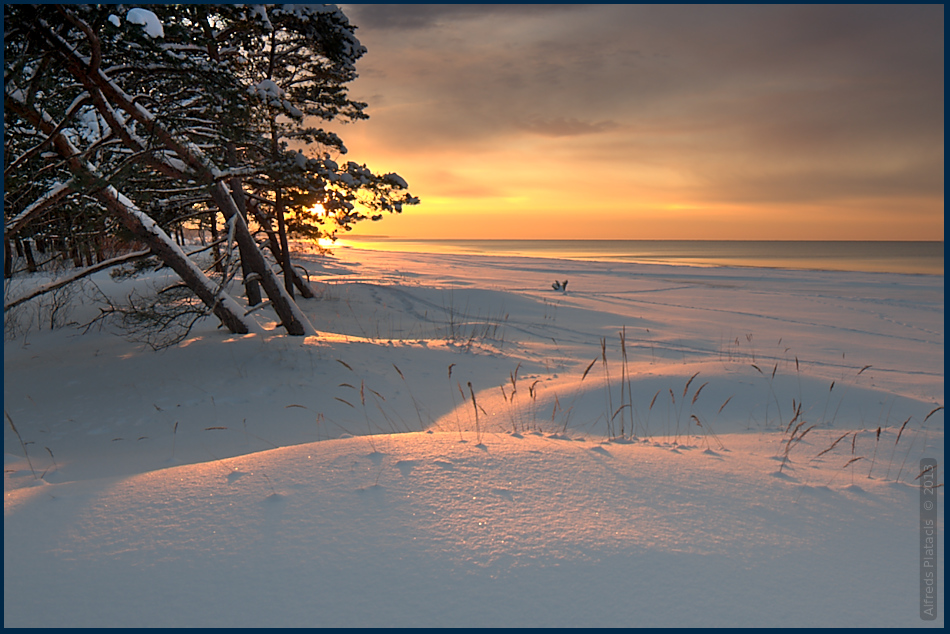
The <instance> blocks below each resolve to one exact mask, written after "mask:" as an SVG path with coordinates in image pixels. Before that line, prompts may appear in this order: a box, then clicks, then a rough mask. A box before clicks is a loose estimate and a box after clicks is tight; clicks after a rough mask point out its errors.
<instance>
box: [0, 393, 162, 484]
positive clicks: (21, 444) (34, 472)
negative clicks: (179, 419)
mask: <svg viewBox="0 0 950 634" xmlns="http://www.w3.org/2000/svg"><path fill="white" fill-rule="evenodd" d="M3 415H4V416H6V417H7V422H8V423H10V429H12V430H13V433H14V434H16V439H17V440H19V441H20V447H21V448H22V449H23V456H24V457H25V458H26V464H28V465H30V472H31V473H32V474H33V478H34V479H35V478H36V470H34V469H33V462H32V461H31V460H30V454H28V453H27V451H26V444H24V442H23V439H22V438H21V437H20V432H18V431H17V429H16V425H14V424H13V419H12V418H10V414H9V413H8V412H7V410H3ZM176 425H177V423H176Z"/></svg>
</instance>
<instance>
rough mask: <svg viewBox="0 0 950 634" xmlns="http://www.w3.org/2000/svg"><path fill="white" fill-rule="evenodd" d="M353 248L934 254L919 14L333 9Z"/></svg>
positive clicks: (938, 17)
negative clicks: (379, 185)
mask: <svg viewBox="0 0 950 634" xmlns="http://www.w3.org/2000/svg"><path fill="white" fill-rule="evenodd" d="M341 8H342V9H343V11H344V12H345V13H346V14H347V16H348V17H349V18H350V21H351V22H352V23H353V24H355V25H356V26H357V27H358V29H357V31H356V34H357V37H358V38H359V39H360V41H361V42H362V43H363V45H364V46H366V48H367V53H366V55H365V56H364V57H363V58H362V59H361V60H360V61H359V63H358V64H357V69H358V71H359V73H360V77H359V79H357V80H356V81H355V82H354V83H353V84H352V85H351V96H352V97H354V98H356V99H358V100H361V101H365V102H367V103H368V104H369V107H368V109H367V113H368V114H369V115H370V119H369V120H367V121H360V122H357V123H353V124H347V125H341V126H336V127H333V129H334V130H335V131H336V132H338V133H339V134H340V136H341V137H342V138H343V140H344V142H345V143H346V146H347V148H348V149H349V154H348V155H347V158H348V159H349V160H355V161H356V162H358V163H365V164H367V165H368V166H369V167H370V168H372V169H373V170H374V171H377V172H397V173H398V174H400V175H401V176H402V177H404V178H405V179H406V180H407V181H408V182H409V184H410V191H411V192H412V194H413V195H415V196H418V197H419V198H421V200H422V203H421V204H420V205H418V206H415V207H409V208H407V210H406V211H404V212H403V213H402V214H401V215H399V216H397V217H387V218H385V219H384V220H382V221H380V222H378V223H370V222H367V223H364V224H363V225H361V226H359V227H358V228H357V229H356V230H355V231H354V233H353V235H359V234H363V235H367V234H374V235H388V236H391V237H403V238H482V239H493V238H494V239H498V238H513V239H575V238H576V239H631V240H637V239H639V240H656V239H663V240H677V239H680V240H696V239H711V240H943V225H944V223H943V217H944V213H943V212H944V207H943V205H944V199H943V174H944V142H943V139H944V62H943V60H944V45H943V36H944V29H943V20H944V13H943V7H942V6H939V5H924V6H907V5H891V6H887V5H883V6H882V5H845V6H774V5H738V6H716V5H700V6H681V5H680V6H665V5H657V6H650V5H548V6H545V5H520V6H518V5H341Z"/></svg>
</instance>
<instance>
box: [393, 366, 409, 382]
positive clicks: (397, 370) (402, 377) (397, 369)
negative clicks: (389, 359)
mask: <svg viewBox="0 0 950 634" xmlns="http://www.w3.org/2000/svg"><path fill="white" fill-rule="evenodd" d="M393 367H394V368H396V372H398V373H399V378H401V379H402V380H403V381H405V380H406V377H404V376H403V375H402V370H400V369H399V366H398V365H396V364H395V363H394V364H393Z"/></svg>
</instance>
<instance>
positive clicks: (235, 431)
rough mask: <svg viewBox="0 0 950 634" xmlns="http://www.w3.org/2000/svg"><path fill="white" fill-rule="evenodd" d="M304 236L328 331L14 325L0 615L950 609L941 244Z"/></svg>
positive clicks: (317, 619)
mask: <svg viewBox="0 0 950 634" xmlns="http://www.w3.org/2000/svg"><path fill="white" fill-rule="evenodd" d="M298 248H300V249H301V253H300V254H299V261H300V263H301V264H302V265H303V266H304V267H305V268H306V269H307V270H308V272H309V274H310V278H311V280H312V282H313V285H314V286H315V288H317V289H318V290H319V291H321V297H320V298H319V299H314V300H298V301H299V302H300V304H301V308H302V309H303V311H304V312H305V313H306V315H307V317H308V318H309V320H310V321H311V323H313V324H315V325H316V326H317V328H318V329H319V331H320V332H319V333H318V335H317V336H313V337H305V338H304V337H288V336H285V335H282V334H280V333H281V329H280V328H279V327H277V326H276V316H275V315H274V313H273V311H272V310H271V309H270V308H263V309H261V310H258V311H256V312H254V313H252V315H253V317H252V318H253V319H256V320H258V323H259V325H260V326H261V329H262V331H263V332H261V333H257V334H251V335H243V336H236V335H230V334H228V333H227V332H226V331H224V330H222V329H218V328H217V327H216V324H215V323H214V322H213V321H212V320H210V319H209V320H206V321H203V322H200V323H199V324H198V325H197V326H196V328H195V329H194V330H193V331H192V333H191V336H190V337H189V338H188V339H187V340H186V341H184V342H183V343H182V344H181V345H179V346H177V347H175V348H170V349H167V350H164V351H162V352H158V353H156V352H152V351H150V350H148V349H147V348H144V347H143V346H142V345H141V344H136V343H134V342H129V341H126V340H124V339H122V338H120V337H118V336H116V335H115V334H112V333H110V332H109V331H108V330H102V331H98V330H95V329H94V330H92V331H90V332H88V333H86V334H83V335H80V334H79V333H78V331H77V330H76V329H74V328H64V329H61V330H53V331H49V330H42V331H40V330H34V331H32V332H30V333H29V334H27V335H26V336H24V337H20V338H18V339H13V340H7V341H6V345H5V347H4V369H5V378H4V407H5V411H6V413H7V414H8V415H9V418H10V420H9V421H8V424H7V426H6V427H5V432H4V433H5V436H4V626H7V627H10V626H64V625H68V626H90V627H102V626H119V627H135V626H159V627H175V626H219V627H234V626H258V627H273V626H304V627H314V626H407V627H408V626H415V627H421V626H584V627H589V626H615V627H630V626H705V627H709V626H893V627H901V626H910V627H913V626H925V627H926V626H931V625H933V626H942V625H943V600H942V593H939V596H940V597H941V598H940V600H939V604H938V615H939V618H938V619H937V620H936V621H922V620H921V619H920V618H919V616H918V612H919V578H918V572H919V570H918V568H919V560H918V553H919V550H918V549H919V531H918V520H919V511H918V508H919V503H920V488H919V486H918V481H915V480H914V478H915V477H916V476H917V475H918V473H919V469H918V463H919V460H920V459H921V458H922V457H933V458H936V459H937V460H938V461H940V462H941V463H942V461H943V420H944V411H943V410H938V411H936V412H933V410H934V409H936V408H938V407H939V406H941V405H942V404H943V389H944V388H943V332H944V328H943V323H944V309H943V305H944V298H943V276H927V275H896V274H895V275H891V274H866V273H845V272H821V271H786V270H765V269H740V268H728V267H718V268H694V267H685V266H663V265H639V264H619V263H597V262H583V263H582V262H568V261H557V260H550V259H538V258H516V257H479V256H471V255H451V254H414V253H387V252H378V251H364V250H359V249H354V248H338V249H336V250H335V251H334V253H333V255H332V256H331V257H326V258H325V257H319V256H317V255H315V254H308V253H306V252H304V251H303V249H302V247H299V245H298ZM150 275H151V276H152V279H150V280H148V281H149V283H151V284H155V285H157V286H160V285H162V284H164V283H167V282H168V281H170V280H171V279H173V278H172V276H171V274H170V273H168V270H167V269H164V270H162V271H158V272H154V273H151V274H150ZM164 276H169V279H168V280H165V279H163V278H164ZM92 279H93V280H94V281H95V283H96V285H97V286H98V288H99V289H100V290H101V291H102V292H103V293H106V294H107V295H110V296H113V297H116V298H123V297H125V296H127V295H128V293H129V292H130V291H131V290H132V288H140V289H141V285H142V283H143V282H142V281H141V280H131V281H130V280H117V279H113V278H112V277H110V276H109V275H108V273H106V272H103V273H99V274H96V275H95V276H93V278H92ZM554 279H559V280H561V279H570V285H569V287H568V289H569V290H568V291H567V292H565V293H561V292H555V291H552V290H551V281H552V280H554ZM40 281H41V280H40V279H38V280H37V283H40ZM231 292H238V288H237V287H234V288H233V289H231ZM33 301H39V300H33ZM96 313H97V309H96V308H95V307H94V306H93V305H91V304H87V305H82V306H77V307H75V309H74V313H73V314H72V316H71V318H72V319H73V320H75V321H76V322H79V323H83V322H85V321H88V320H89V319H91V318H92V317H93V316H95V314H96ZM14 316H15V315H14ZM21 318H22V314H21ZM265 329H266V330H265ZM621 332H623V333H624V340H625V343H626V354H627V362H626V365H624V362H623V354H622V353H623V351H622V348H621V344H620V333H621ZM602 342H603V346H604V347H603V348H602V347H601V346H602ZM602 352H603V353H604V354H605V355H606V357H607V367H606V370H607V371H606V372H605V368H604V363H603V361H602V356H601V355H602ZM592 361H594V363H593V365H591V367H590V369H589V370H588V371H587V372H586V374H585V369H587V368H588V365H589V364H591V362H592ZM753 366H755V367H753ZM865 366H870V367H868V368H866V369H864V368H865ZM756 368H758V369H756ZM697 373H698V374H697ZM691 377H694V378H692V380H690V379H691ZM626 379H629V382H628V381H627V380H626ZM608 382H609V389H608ZM832 382H833V383H834V385H833V387H832ZM469 384H471V391H470V388H469ZM628 390H629V391H628ZM630 394H632V399H630V398H629V395H630ZM473 397H474V400H475V401H476V403H477V406H478V409H477V410H476V409H475V407H473V402H472V401H473ZM793 399H794V404H795V407H796V408H797V407H798V406H799V404H800V405H801V415H800V419H799V420H805V421H806V423H807V424H806V427H807V426H811V425H816V427H814V428H813V429H812V430H811V431H810V432H809V433H808V434H807V435H805V436H804V437H803V438H802V439H801V441H800V442H797V443H793V444H792V445H791V446H790V449H789V452H788V460H787V462H786V463H785V464H784V465H783V460H782V458H783V456H784V454H785V447H786V446H787V440H788V435H787V434H786V433H785V429H786V426H787V425H788V424H789V421H791V420H792V419H793V416H794V412H793ZM618 410H619V411H618ZM476 411H477V415H476ZM931 412H933V413H931ZM928 414H929V415H930V416H929V418H928ZM693 417H695V419H694V418H693ZM907 419H909V422H908V423H907V424H906V426H904V428H903V429H902V424H903V423H904V421H905V420H907ZM925 419H926V420H925ZM697 420H698V421H701V426H700V425H697V424H696V421H697ZM11 423H12V424H11ZM795 424H796V425H797V422H796V423H795ZM14 425H15V428H16V430H17V432H18V434H19V436H20V437H21V438H22V440H23V442H24V443H25V447H26V452H27V454H28V456H29V461H30V463H31V464H32V468H33V469H34V470H35V471H36V475H37V476H40V477H34V475H33V473H32V472H31V468H30V464H29V463H28V462H27V459H26V457H25V456H24V452H23V448H22V446H21V444H20V442H19V439H18V437H17V435H16V434H15V433H14V431H13V426H14ZM621 425H623V426H624V434H623V435H624V438H614V439H613V440H610V439H608V438H607V436H608V435H613V436H618V435H619V432H620V427H621ZM806 427H803V428H802V429H804V428H806ZM879 427H880V428H881V433H880V436H879V437H878V435H877V429H878V428H879ZM610 432H612V434H611V433H610ZM899 433H900V435H901V437H900V440H899V442H898V441H897V438H898V434H899ZM845 434H847V437H846V438H844V439H843V440H841V441H840V442H839V443H838V444H837V445H835V446H834V449H832V450H830V451H828V452H826V453H822V452H823V451H824V450H826V449H828V448H829V447H830V446H831V445H832V444H833V443H834V442H835V440H836V439H838V438H841V437H842V436H843V435H845ZM852 447H853V448H852ZM819 454H821V455H819ZM857 457H860V458H861V460H858V461H855V462H853V463H851V464H850V465H849V466H847V467H845V466H844V465H845V464H846V463H848V462H849V461H851V460H852V459H853V458H857ZM938 481H939V482H942V481H943V476H942V474H941V475H940V476H939V477H938ZM943 490H944V489H943V488H942V487H941V488H938V489H937V492H938V494H939V508H940V518H941V519H940V526H939V528H940V531H939V539H940V542H941V544H940V551H939V552H941V553H942V552H943V545H942V540H943V519H942V518H943V511H942V509H943ZM942 561H943V559H942V556H941V558H940V568H939V570H938V581H937V582H938V587H942V585H943V582H944V581H943V572H942V570H943V568H942Z"/></svg>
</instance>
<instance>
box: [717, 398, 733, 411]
mask: <svg viewBox="0 0 950 634" xmlns="http://www.w3.org/2000/svg"><path fill="white" fill-rule="evenodd" d="M733 396H734V395H733ZM731 400H732V396H730V397H729V398H727V399H726V402H725V403H723V404H722V405H721V406H720V407H719V411H718V412H716V414H722V410H724V409H726V405H728V404H729V401H731Z"/></svg>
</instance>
